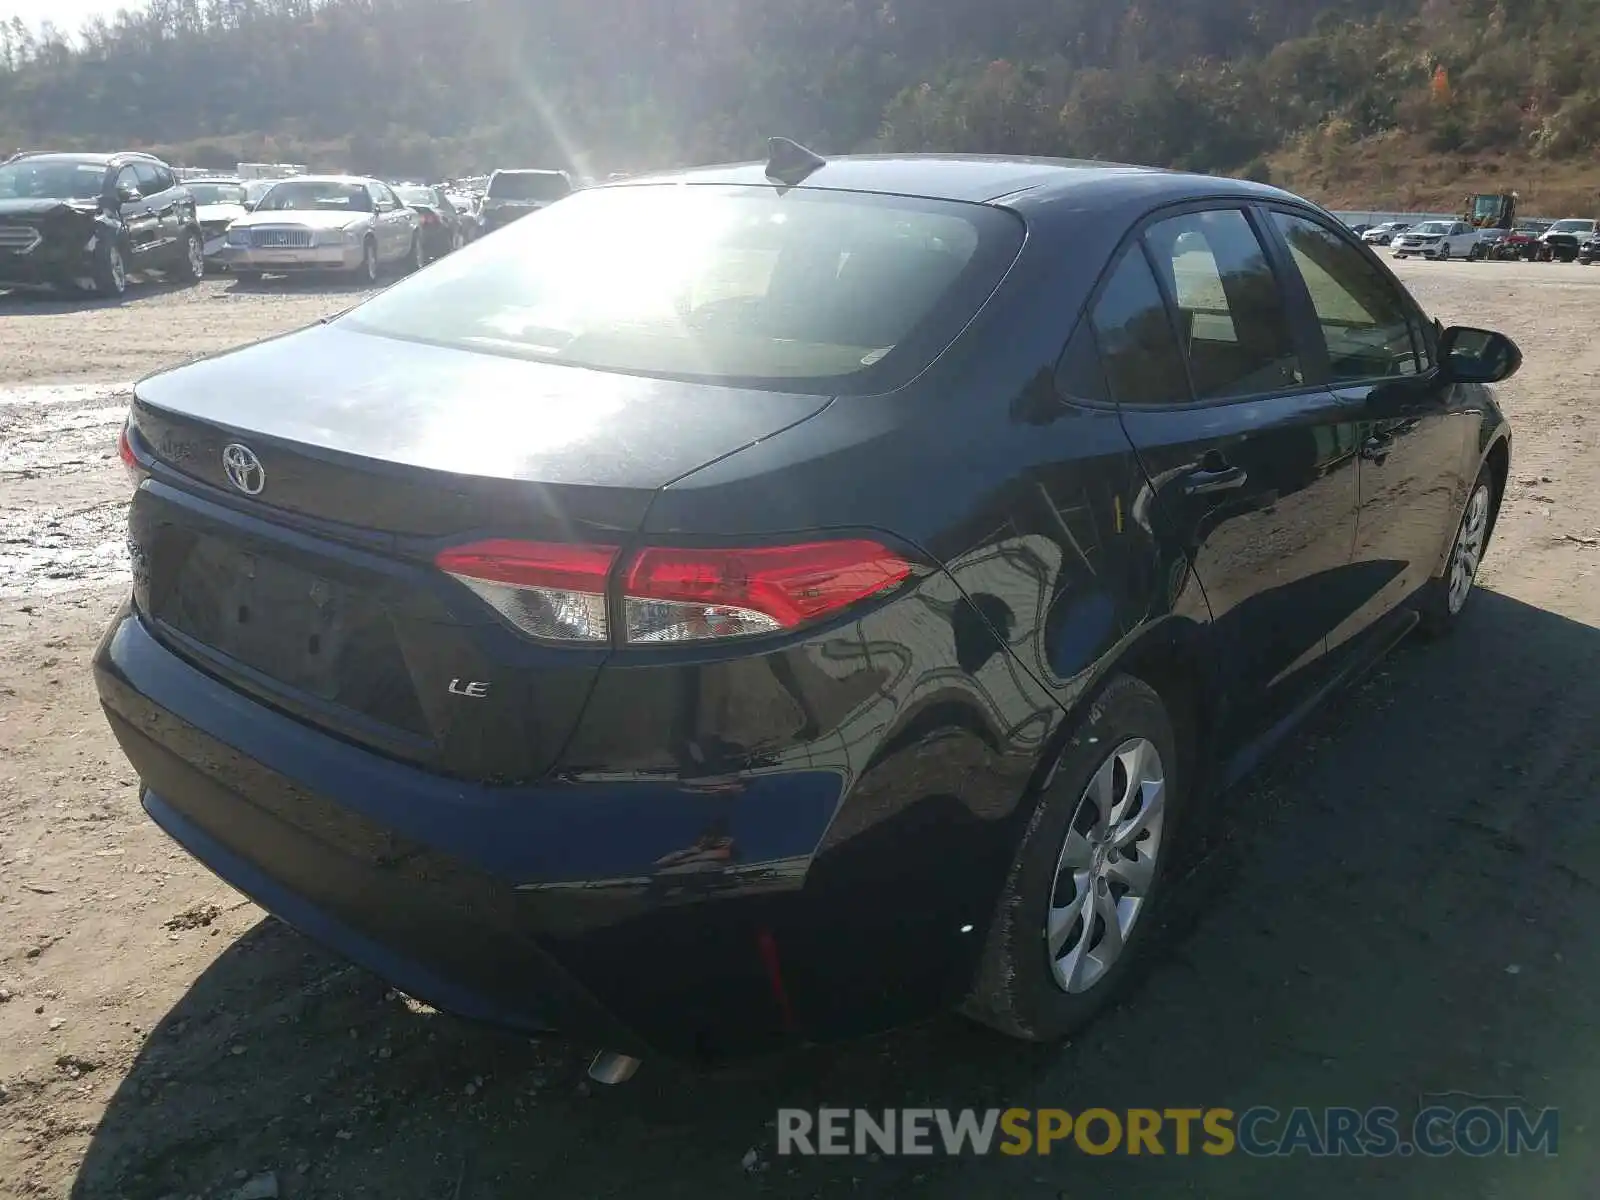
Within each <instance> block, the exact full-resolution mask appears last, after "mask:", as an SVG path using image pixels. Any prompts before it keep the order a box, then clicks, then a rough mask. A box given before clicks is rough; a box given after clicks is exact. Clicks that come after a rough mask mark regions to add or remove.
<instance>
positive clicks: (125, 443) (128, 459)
mask: <svg viewBox="0 0 1600 1200" xmlns="http://www.w3.org/2000/svg"><path fill="white" fill-rule="evenodd" d="M117 457H118V458H120V459H121V460H122V465H123V466H125V467H127V468H128V474H129V475H132V476H133V477H134V478H135V479H138V478H139V475H140V474H141V471H140V468H139V459H138V456H137V455H135V454H134V452H133V443H132V442H130V441H129V440H128V423H127V422H126V421H124V422H123V423H122V428H121V429H120V430H118V431H117Z"/></svg>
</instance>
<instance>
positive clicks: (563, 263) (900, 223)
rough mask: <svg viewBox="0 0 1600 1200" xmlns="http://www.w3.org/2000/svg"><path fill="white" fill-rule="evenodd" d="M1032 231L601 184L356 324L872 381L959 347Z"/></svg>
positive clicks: (647, 363)
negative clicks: (952, 345)
mask: <svg viewBox="0 0 1600 1200" xmlns="http://www.w3.org/2000/svg"><path fill="white" fill-rule="evenodd" d="M1023 232H1024V227H1023V225H1022V223H1021V221H1020V220H1019V219H1018V218H1016V217H1015V216H1013V215H1011V214H1009V213H1007V212H1004V211H1002V210H1000V209H996V208H991V207H987V206H983V205H973V204H959V203H953V202H944V201H926V200H912V199H907V198H902V197H888V196H865V195H847V194H844V193H835V192H803V191H792V192H782V191H780V190H778V189H775V188H770V187H719V186H702V185H697V186H677V185H669V184H664V185H656V186H642V187H630V188H614V189H597V190H592V191H582V192H577V193H575V194H574V195H573V196H572V197H571V199H570V201H563V202H562V203H561V204H559V205H552V206H551V207H550V208H549V209H548V210H547V211H545V212H543V213H541V214H540V215H539V218H538V219H537V220H533V221H521V222H516V223H514V224H512V225H511V226H509V227H508V228H507V229H506V230H504V231H503V232H501V233H498V234H496V235H495V237H494V238H493V239H486V240H485V241H483V242H480V243H474V244H473V245H471V246H469V247H467V248H466V249H465V250H462V251H459V252H457V253H455V254H452V255H450V256H449V257H448V258H445V259H443V260H441V261H440V262H438V263H436V264H435V265H434V266H433V267H432V268H431V269H429V270H428V271H426V272H424V273H423V274H421V275H418V276H414V277H412V278H410V279H407V280H405V281H403V282H401V283H399V284H397V285H395V286H394V287H392V288H390V289H389V290H387V291H385V292H383V293H382V294H380V295H379V296H376V297H374V298H373V299H372V300H370V301H368V302H367V303H365V304H363V305H361V306H360V307H359V308H357V309H355V310H353V311H352V312H351V313H350V314H349V315H348V316H347V317H344V318H342V320H343V321H345V322H348V324H349V325H350V326H352V327H354V328H359V329H363V330H366V331H369V332H372V333H377V334H384V335H388V336H394V337H404V338H409V339H413V340H418V341H425V342H430V343H434V344H439V345H446V346H453V347H460V348H468V349H480V350H484V351H487V352H493V353H505V354H512V355H516V356H518V357H526V358H534V359H539V360H542V361H548V362H556V363H566V364H570V365H573V366H583V367H593V368H598V369H600V370H608V371H625V372H633V373H639V374H648V375H659V376H665V377H671V378H681V379H696V380H705V381H717V382H737V383H739V384H740V385H742V386H750V387H771V388H781V389H790V390H806V391H818V392H820V391H829V390H833V391H854V392H859V391H862V390H867V389H871V388H874V387H877V386H888V385H889V384H891V383H892V382H894V381H895V380H907V379H910V378H911V377H912V375H914V374H916V373H918V372H919V371H920V370H921V369H922V368H923V367H925V366H926V365H927V363H928V362H930V361H931V360H932V358H933V357H934V356H935V355H937V354H938V353H940V352H941V351H942V350H943V349H944V348H945V347H946V346H948V345H949V344H950V342H951V341H952V340H953V339H954V338H955V336H956V335H957V334H959V333H960V331H961V330H962V329H963V328H964V327H965V326H966V325H967V324H968V323H969V322H970V321H971V319H972V317H973V316H974V315H975V314H976V313H977V311H978V309H979V307H981V305H982V304H983V302H984V301H985V300H986V299H987V298H988V296H989V294H990V293H991V292H992V291H993V290H994V288H995V286H996V285H997V284H998V283H999V281H1000V279H1001V277H1002V276H1003V275H1004V273H1005V270H1006V269H1007V268H1008V267H1009V266H1010V265H1011V262H1012V261H1013V260H1014V259H1015V257H1016V254H1017V251H1018V250H1019V249H1020V248H1021V243H1022V236H1023ZM880 368H881V369H880ZM907 372H910V374H908V373H907Z"/></svg>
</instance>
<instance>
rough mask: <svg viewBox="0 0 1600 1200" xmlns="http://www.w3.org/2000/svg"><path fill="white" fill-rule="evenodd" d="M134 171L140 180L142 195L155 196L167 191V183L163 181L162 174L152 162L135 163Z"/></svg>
mask: <svg viewBox="0 0 1600 1200" xmlns="http://www.w3.org/2000/svg"><path fill="white" fill-rule="evenodd" d="M133 173H134V175H135V176H137V177H138V180H139V191H140V193H141V194H142V195H146V196H155V195H158V194H159V193H161V192H164V191H166V190H167V189H166V185H165V184H163V183H162V182H161V175H160V173H159V172H157V171H156V169H155V167H154V166H152V165H151V164H150V163H134V164H133Z"/></svg>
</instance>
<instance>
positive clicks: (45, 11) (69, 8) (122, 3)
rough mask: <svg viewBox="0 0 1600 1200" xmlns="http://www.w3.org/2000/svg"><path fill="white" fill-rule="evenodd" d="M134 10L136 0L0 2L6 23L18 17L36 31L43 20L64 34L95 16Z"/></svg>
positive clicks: (17, 0)
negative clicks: (55, 26) (125, 9)
mask: <svg viewBox="0 0 1600 1200" xmlns="http://www.w3.org/2000/svg"><path fill="white" fill-rule="evenodd" d="M137 7H139V4H138V3H137V0H0V14H3V15H4V17H5V18H6V19H7V20H9V19H10V18H12V17H21V18H22V21H23V23H24V24H25V25H27V26H28V28H30V29H37V28H38V27H39V25H40V23H41V22H43V21H54V22H55V23H56V25H57V26H59V27H60V28H61V29H64V30H66V31H67V32H68V33H77V32H78V29H79V28H80V27H81V26H82V25H83V23H84V21H85V20H87V19H88V18H89V17H92V16H93V15H94V14H95V13H102V14H104V15H105V16H110V15H111V14H112V13H114V12H116V11H117V9H119V8H137Z"/></svg>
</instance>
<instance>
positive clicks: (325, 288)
mask: <svg viewBox="0 0 1600 1200" xmlns="http://www.w3.org/2000/svg"><path fill="white" fill-rule="evenodd" d="M213 278H216V279H221V280H226V281H227V283H228V291H229V292H242V293H248V294H251V295H263V294H265V295H271V294H272V293H274V292H276V293H278V294H280V295H281V294H285V293H288V294H294V295H304V294H307V293H314V292H332V293H338V292H350V293H352V294H355V293H357V292H365V291H371V290H372V289H373V288H380V287H384V286H386V285H387V284H390V283H392V282H394V278H395V276H394V275H393V273H392V272H386V273H384V274H382V275H379V276H378V281H377V282H376V283H368V282H367V281H366V280H365V279H355V278H352V277H350V276H347V275H340V274H336V273H334V272H332V271H329V272H326V273H324V272H321V271H316V272H312V271H307V272H304V273H300V274H295V275H266V276H261V275H254V276H246V275H235V274H233V273H232V272H231V271H230V272H227V273H219V274H217V275H215V276H214V277H213Z"/></svg>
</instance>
